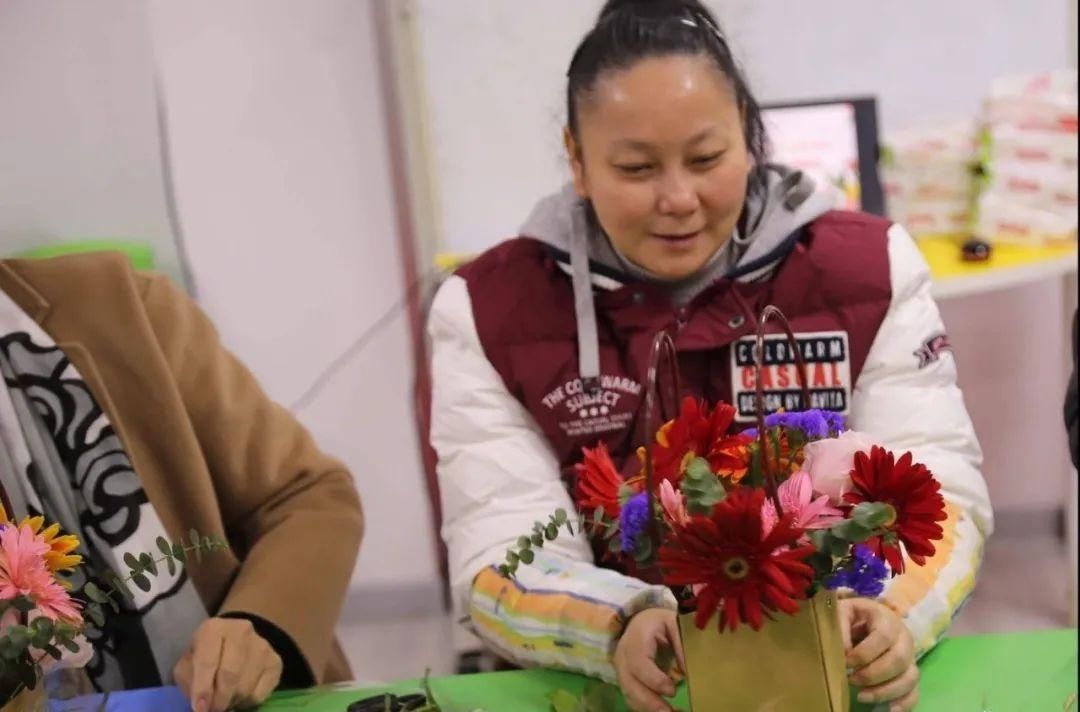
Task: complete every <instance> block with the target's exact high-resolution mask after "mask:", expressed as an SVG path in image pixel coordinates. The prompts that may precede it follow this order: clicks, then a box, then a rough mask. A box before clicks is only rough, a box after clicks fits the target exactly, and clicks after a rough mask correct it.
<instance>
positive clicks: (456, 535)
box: [428, 276, 676, 679]
mask: <svg viewBox="0 0 1080 712" xmlns="http://www.w3.org/2000/svg"><path fill="white" fill-rule="evenodd" d="M428 331H429V334H430V337H431V344H432V379H433V392H432V419H431V443H432V446H433V447H434V448H435V451H436V453H437V454H438V478H439V490H440V495H441V498H442V510H443V530H442V535H443V539H444V540H445V542H446V545H447V549H448V555H449V568H450V585H451V591H452V595H453V598H454V606H455V611H456V612H458V613H464V612H465V611H467V612H468V613H469V616H470V619H471V622H472V623H473V626H474V628H475V630H476V632H477V634H478V635H479V636H480V637H481V638H482V639H483V640H484V641H485V642H486V643H488V644H489V645H491V646H492V647H493V648H495V649H496V650H497V651H498V652H499V653H500V654H502V655H503V656H504V657H508V658H510V659H511V660H513V661H514V662H517V663H518V664H521V665H536V664H543V665H548V666H555V667H562V668H567V669H573V670H577V671H581V672H585V673H587V674H592V675H596V676H599V677H604V678H607V679H612V677H613V673H612V672H611V670H610V661H609V658H610V652H611V649H612V648H613V647H614V642H615V640H616V639H617V637H618V635H619V634H621V631H622V626H623V624H624V623H625V621H626V620H627V619H628V618H629V617H630V616H631V615H633V613H635V612H637V611H638V610H641V609H643V608H648V607H654V606H664V607H668V608H671V609H675V607H676V603H675V599H674V596H672V594H671V592H670V591H668V589H667V588H665V587H662V586H648V585H646V584H644V583H643V582H641V581H639V580H637V579H633V578H629V577H626V576H622V575H620V574H617V573H615V572H612V571H607V570H603V569H599V568H598V567H596V566H595V564H594V560H593V553H592V549H591V548H590V546H589V543H588V541H587V540H586V538H585V536H584V535H583V534H582V533H580V532H575V536H569V535H568V534H567V533H566V531H565V530H563V532H562V534H561V535H560V537H559V538H558V539H557V540H555V541H554V542H546V544H545V546H544V549H543V555H542V556H540V557H538V561H537V562H534V564H533V565H531V566H525V565H522V566H521V567H520V568H519V569H518V575H517V577H516V580H514V581H510V580H508V579H504V578H502V577H501V576H499V575H498V574H497V573H496V572H495V571H494V569H493V567H494V566H496V565H498V564H500V563H502V562H503V561H504V559H505V556H506V551H507V549H508V548H510V547H513V546H514V545H515V543H516V541H517V539H518V538H519V537H521V536H523V535H527V534H529V533H530V532H531V530H532V526H533V523H534V522H535V521H547V518H548V516H549V515H551V514H552V513H554V512H555V510H556V509H559V508H562V509H565V510H566V511H567V512H573V511H575V510H574V505H573V502H572V500H571V498H570V495H569V493H568V492H567V489H566V486H565V484H564V482H563V480H562V476H561V474H560V468H559V463H558V460H557V458H556V455H555V453H554V451H553V450H552V447H551V445H550V444H549V442H548V441H547V438H546V437H545V435H544V433H543V432H542V431H541V430H540V428H539V426H538V425H537V423H536V421H535V419H534V418H533V417H532V415H530V414H529V412H528V411H527V410H526V409H525V408H524V406H523V405H522V404H521V403H520V402H519V401H518V400H517V399H516V398H514V397H513V395H511V394H510V392H509V391H508V390H507V388H506V385H505V384H504V383H503V380H502V378H501V377H500V376H499V374H498V372H497V371H496V370H495V368H494V367H493V366H492V364H491V362H490V361H489V360H488V359H487V357H486V356H485V354H484V351H483V347H482V345H481V343H480V337H479V335H478V333H477V330H476V325H475V321H474V319H473V311H472V305H471V301H470V297H469V291H468V286H467V284H466V283H465V281H464V280H463V279H462V278H461V277H458V276H454V277H451V278H450V279H449V280H447V281H446V283H444V284H443V285H442V287H440V289H439V292H438V294H437V295H436V297H435V300H434V302H433V304H432V309H431V314H430V317H429V323H428Z"/></svg>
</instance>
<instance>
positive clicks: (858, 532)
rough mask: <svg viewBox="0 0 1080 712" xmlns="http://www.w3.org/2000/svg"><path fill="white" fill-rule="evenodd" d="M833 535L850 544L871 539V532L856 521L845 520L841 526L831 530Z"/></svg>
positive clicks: (835, 526)
mask: <svg viewBox="0 0 1080 712" xmlns="http://www.w3.org/2000/svg"><path fill="white" fill-rule="evenodd" d="M829 531H830V532H832V535H833V536H835V537H838V538H840V539H843V540H845V541H850V542H860V541H866V540H867V539H869V538H870V535H871V533H872V532H871V531H870V529H867V528H866V527H864V526H863V525H862V524H860V523H859V522H856V521H855V520H854V519H845V520H844V521H842V522H840V523H839V524H835V525H833V527H832V528H831V529H830V530H829Z"/></svg>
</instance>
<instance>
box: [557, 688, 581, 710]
mask: <svg viewBox="0 0 1080 712" xmlns="http://www.w3.org/2000/svg"><path fill="white" fill-rule="evenodd" d="M548 701H549V702H551V712H583V711H582V707H581V700H579V699H578V698H577V697H575V696H574V693H572V692H567V691H566V690H555V692H552V693H551V694H550V695H548Z"/></svg>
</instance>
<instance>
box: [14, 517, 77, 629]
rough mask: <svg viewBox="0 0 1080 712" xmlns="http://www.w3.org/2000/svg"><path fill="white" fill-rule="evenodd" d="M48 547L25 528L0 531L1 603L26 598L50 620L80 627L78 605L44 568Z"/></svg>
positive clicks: (27, 527)
mask: <svg viewBox="0 0 1080 712" xmlns="http://www.w3.org/2000/svg"><path fill="white" fill-rule="evenodd" d="M48 551H49V545H48V544H46V543H45V541H44V540H43V539H42V538H41V537H39V536H37V535H35V534H34V531H33V530H32V529H31V528H30V527H29V526H27V525H25V524H24V525H23V526H21V527H16V526H13V525H9V526H6V527H3V528H2V529H0V601H10V600H12V599H14V598H16V597H17V596H26V597H27V598H29V599H30V600H31V601H33V602H34V604H35V605H36V606H37V610H38V611H40V613H41V615H43V616H45V617H47V618H49V619H50V620H54V621H55V620H57V619H63V620H65V621H67V622H69V623H73V624H75V625H78V624H80V623H82V615H81V614H80V613H79V605H78V604H77V603H76V602H75V601H73V600H72V599H71V596H69V595H68V592H67V591H65V590H64V587H63V586H61V585H60V582H59V581H57V580H56V578H55V577H54V576H53V574H52V573H51V572H50V571H49V569H48V567H47V566H46V564H45V553H46V552H48Z"/></svg>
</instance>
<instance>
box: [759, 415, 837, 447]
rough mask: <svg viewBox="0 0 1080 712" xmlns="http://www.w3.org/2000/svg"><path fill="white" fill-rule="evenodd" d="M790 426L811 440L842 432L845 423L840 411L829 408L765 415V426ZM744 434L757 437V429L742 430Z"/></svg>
mask: <svg viewBox="0 0 1080 712" xmlns="http://www.w3.org/2000/svg"><path fill="white" fill-rule="evenodd" d="M778 426H779V427H784V428H792V429H795V430H801V431H803V432H804V433H806V437H808V438H810V439H811V440H821V439H822V438H828V437H831V436H833V435H836V434H839V433H841V432H843V430H844V427H845V423H844V416H843V415H842V414H841V413H834V412H832V411H829V410H818V409H817V408H812V409H810V410H796V411H791V412H786V413H772V414H771V415H767V416H765V427H768V428H775V427H778ZM743 433H744V434H746V435H749V436H751V437H757V429H755V428H751V429H750V430H744V431H743Z"/></svg>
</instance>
